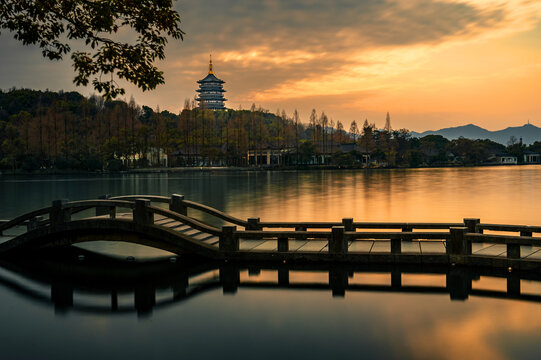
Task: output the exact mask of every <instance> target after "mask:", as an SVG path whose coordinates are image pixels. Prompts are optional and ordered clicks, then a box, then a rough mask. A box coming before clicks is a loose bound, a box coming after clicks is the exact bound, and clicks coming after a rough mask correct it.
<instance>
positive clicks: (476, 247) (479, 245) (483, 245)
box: [471, 243, 494, 254]
mask: <svg viewBox="0 0 541 360" xmlns="http://www.w3.org/2000/svg"><path fill="white" fill-rule="evenodd" d="M492 245H494V244H491V243H473V244H471V252H472V254H475V253H476V252H477V251H479V250H481V249H484V248H487V247H489V246H492Z"/></svg>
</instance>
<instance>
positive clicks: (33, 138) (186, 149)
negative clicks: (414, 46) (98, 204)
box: [0, 89, 541, 171]
mask: <svg viewBox="0 0 541 360" xmlns="http://www.w3.org/2000/svg"><path fill="white" fill-rule="evenodd" d="M0 107H1V110H0V167H1V168H4V169H12V170H17V169H22V170H24V171H34V170H37V169H44V170H47V169H54V168H56V169H63V170H68V169H69V170H82V171H101V170H103V169H106V170H109V171H120V170H125V169H130V168H135V167H147V166H165V164H164V161H163V155H164V154H166V155H167V157H168V166H207V165H233V166H248V165H255V166H261V165H263V163H261V162H260V163H256V162H255V161H254V158H258V159H262V157H263V156H264V155H265V153H264V151H266V150H267V149H271V150H272V151H273V152H274V153H278V152H280V153H281V154H282V160H281V163H280V164H281V165H295V164H299V165H303V164H304V165H312V164H313V165H318V164H323V163H324V164H327V165H328V164H330V165H336V166H340V167H361V166H366V165H368V166H376V167H418V166H445V165H480V164H486V163H489V162H490V161H491V160H490V155H491V154H496V153H502V152H506V151H507V152H509V153H512V154H514V155H516V156H517V157H518V159H519V161H522V159H523V156H522V154H523V153H524V151H525V150H532V151H537V152H539V151H541V142H536V143H535V144H533V145H532V146H530V148H527V147H525V146H524V145H521V144H520V143H519V142H513V143H512V144H510V145H509V146H508V147H507V148H506V147H505V146H503V145H501V144H498V143H495V142H493V141H490V140H469V139H464V138H460V139H456V140H452V141H449V140H447V139H445V138H443V137H441V136H435V135H429V136H425V137H423V138H420V139H419V138H414V137H411V134H410V133H409V131H408V130H405V129H401V130H394V131H387V130H378V129H376V128H375V127H374V126H373V125H370V124H368V122H367V121H365V124H364V126H363V132H362V134H361V136H359V137H358V138H357V141H355V138H356V135H354V134H348V133H346V132H345V131H343V126H338V125H337V127H336V128H334V127H333V122H332V121H329V120H328V119H327V117H326V115H325V114H324V113H322V114H321V116H319V117H318V116H317V115H316V112H315V110H314V111H313V112H312V116H311V120H310V121H311V124H309V125H308V126H304V125H303V124H301V123H300V122H299V119H298V117H295V116H293V117H292V118H290V117H288V116H287V114H286V113H285V112H284V111H282V112H280V111H278V112H277V114H271V113H269V112H268V111H265V110H262V109H256V108H255V106H254V107H253V108H252V110H232V109H228V110H223V111H212V110H201V109H197V108H193V103H190V102H189V101H188V102H187V103H186V108H185V109H184V110H183V111H182V112H181V113H180V114H179V115H177V114H174V113H171V112H169V111H160V110H159V109H156V110H153V109H151V108H149V107H147V106H143V107H142V108H140V107H138V106H137V105H136V104H135V102H134V101H133V100H131V101H129V102H126V101H122V100H115V101H104V100H103V98H101V97H97V96H91V97H90V98H85V97H83V96H81V95H80V94H78V93H76V92H72V93H63V92H60V93H52V92H48V91H46V92H42V91H33V90H24V89H20V90H15V89H14V90H11V91H9V92H1V91H0ZM339 123H340V122H337V124H339ZM340 125H341V123H340ZM248 153H250V158H251V160H250V162H249V160H248ZM322 159H324V161H322ZM367 163H368V164H367Z"/></svg>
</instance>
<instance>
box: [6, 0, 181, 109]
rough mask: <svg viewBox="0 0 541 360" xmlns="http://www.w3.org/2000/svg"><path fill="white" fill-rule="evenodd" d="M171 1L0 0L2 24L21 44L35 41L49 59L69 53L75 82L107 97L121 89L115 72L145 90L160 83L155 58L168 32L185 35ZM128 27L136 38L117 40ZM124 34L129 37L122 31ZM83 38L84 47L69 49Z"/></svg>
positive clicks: (178, 36)
mask: <svg viewBox="0 0 541 360" xmlns="http://www.w3.org/2000/svg"><path fill="white" fill-rule="evenodd" d="M172 5H173V4H172V0H0V28H1V29H7V30H9V31H11V32H13V34H14V37H15V39H17V40H19V41H21V42H22V43H23V44H24V45H38V46H39V47H40V48H41V49H42V54H43V56H44V57H47V58H49V59H51V60H62V59H63V57H64V56H65V55H68V54H71V59H72V61H73V67H74V70H75V73H76V76H75V78H74V80H73V81H74V83H75V84H76V85H83V86H86V85H88V83H89V82H92V85H93V86H94V89H95V90H97V91H98V92H100V93H102V94H103V95H104V96H105V97H106V98H108V99H111V98H115V97H117V96H118V95H123V94H125V90H124V89H123V88H122V87H120V86H119V85H118V84H117V83H116V81H115V77H116V78H118V79H124V80H126V81H128V82H131V83H133V84H135V85H137V86H138V87H139V88H141V89H142V90H143V91H146V90H152V89H155V88H156V86H158V85H159V84H163V83H164V78H163V72H162V71H160V70H159V69H158V68H157V67H156V66H154V61H155V60H157V59H159V60H163V59H164V58H165V45H166V44H167V39H168V37H172V38H173V39H181V40H182V38H183V34H184V33H183V31H182V30H181V29H180V15H179V14H178V12H177V11H175V10H173V8H172ZM122 29H127V30H129V31H131V32H132V34H131V35H132V36H133V35H134V36H135V37H136V39H135V40H134V41H132V42H123V41H120V40H117V38H118V32H119V31H120V30H122ZM122 36H123V37H129V36H130V35H127V34H125V33H124V32H123V34H122ZM74 41H75V43H77V41H81V42H82V43H83V44H84V46H83V50H77V51H72V48H71V46H70V43H71V42H74Z"/></svg>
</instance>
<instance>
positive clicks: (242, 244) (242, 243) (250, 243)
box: [239, 239, 265, 250]
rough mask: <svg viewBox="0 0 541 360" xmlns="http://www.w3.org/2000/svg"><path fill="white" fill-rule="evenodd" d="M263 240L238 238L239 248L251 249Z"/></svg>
mask: <svg viewBox="0 0 541 360" xmlns="http://www.w3.org/2000/svg"><path fill="white" fill-rule="evenodd" d="M264 242H265V240H248V239H240V240H239V250H252V249H253V248H255V247H256V246H258V245H261V244H263V243H264Z"/></svg>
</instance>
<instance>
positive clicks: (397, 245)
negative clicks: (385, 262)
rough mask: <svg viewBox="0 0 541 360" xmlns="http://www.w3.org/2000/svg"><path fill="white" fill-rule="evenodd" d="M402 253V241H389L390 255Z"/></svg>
mask: <svg viewBox="0 0 541 360" xmlns="http://www.w3.org/2000/svg"><path fill="white" fill-rule="evenodd" d="M401 253H402V239H391V254H401Z"/></svg>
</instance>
